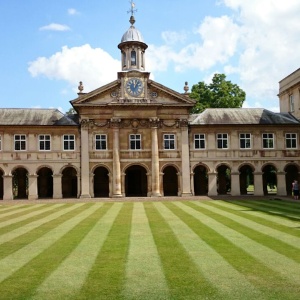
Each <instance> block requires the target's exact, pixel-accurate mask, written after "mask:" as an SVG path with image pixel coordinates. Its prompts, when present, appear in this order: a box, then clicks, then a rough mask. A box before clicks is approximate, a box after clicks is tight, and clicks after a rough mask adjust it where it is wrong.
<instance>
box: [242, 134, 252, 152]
mask: <svg viewBox="0 0 300 300" xmlns="http://www.w3.org/2000/svg"><path fill="white" fill-rule="evenodd" d="M242 135H245V136H244V137H242ZM247 135H249V137H247ZM242 140H244V143H245V146H244V147H242V144H241V143H242ZM247 142H248V143H249V147H247ZM239 145H240V149H242V150H245V149H246V150H247V149H252V134H251V133H249V132H242V133H240V134H239Z"/></svg>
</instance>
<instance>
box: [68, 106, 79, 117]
mask: <svg viewBox="0 0 300 300" xmlns="http://www.w3.org/2000/svg"><path fill="white" fill-rule="evenodd" d="M75 114H77V111H76V110H75V109H74V108H73V107H71V108H70V109H69V110H68V111H67V112H66V115H75Z"/></svg>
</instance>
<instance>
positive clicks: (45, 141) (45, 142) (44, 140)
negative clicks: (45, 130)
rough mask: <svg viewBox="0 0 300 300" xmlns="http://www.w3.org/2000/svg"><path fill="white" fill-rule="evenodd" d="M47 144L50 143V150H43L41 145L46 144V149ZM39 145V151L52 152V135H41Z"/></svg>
mask: <svg viewBox="0 0 300 300" xmlns="http://www.w3.org/2000/svg"><path fill="white" fill-rule="evenodd" d="M41 137H44V139H43V140H42V139H41ZM46 137H49V140H46V139H45V138H46ZM47 142H48V143H49V149H41V148H42V147H41V143H44V148H47V147H45V146H46V144H47ZM38 145H39V151H51V135H50V134H39V140H38Z"/></svg>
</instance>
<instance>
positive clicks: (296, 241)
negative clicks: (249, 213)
mask: <svg viewBox="0 0 300 300" xmlns="http://www.w3.org/2000/svg"><path fill="white" fill-rule="evenodd" d="M201 206H203V207H205V208H206V209H208V210H210V211H211V212H214V213H217V214H219V215H222V216H224V217H226V218H229V219H232V220H234V222H236V223H239V224H240V225H242V226H245V227H248V228H250V229H252V230H253V229H254V228H255V232H257V231H258V232H259V235H261V234H264V235H266V237H265V239H266V238H269V237H272V238H274V239H277V240H278V241H281V242H283V243H285V244H287V245H290V246H291V247H287V248H289V249H291V248H298V249H300V237H296V236H292V235H289V234H286V233H283V232H280V231H278V230H276V229H273V228H272V227H271V226H265V225H260V224H258V223H257V222H254V221H251V220H249V219H248V218H247V217H244V216H239V215H238V214H237V213H235V214H233V213H231V212H228V211H226V210H225V209H220V208H217V207H216V206H215V205H214V204H213V203H211V202H203V203H201ZM239 228H241V226H239ZM276 247H278V244H277V245H276ZM296 251H297V249H295V252H296ZM298 252H299V251H297V253H298ZM298 257H299V261H298V262H300V255H298Z"/></svg>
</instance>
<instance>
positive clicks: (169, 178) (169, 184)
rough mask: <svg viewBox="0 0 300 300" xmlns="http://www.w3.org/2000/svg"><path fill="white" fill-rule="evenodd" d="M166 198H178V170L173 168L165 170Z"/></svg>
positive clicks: (164, 187)
mask: <svg viewBox="0 0 300 300" xmlns="http://www.w3.org/2000/svg"><path fill="white" fill-rule="evenodd" d="M163 173H164V175H163V189H164V196H178V176H177V170H176V168H175V167H173V166H168V167H166V168H164V170H163Z"/></svg>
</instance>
